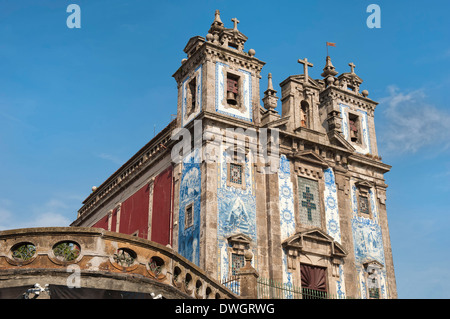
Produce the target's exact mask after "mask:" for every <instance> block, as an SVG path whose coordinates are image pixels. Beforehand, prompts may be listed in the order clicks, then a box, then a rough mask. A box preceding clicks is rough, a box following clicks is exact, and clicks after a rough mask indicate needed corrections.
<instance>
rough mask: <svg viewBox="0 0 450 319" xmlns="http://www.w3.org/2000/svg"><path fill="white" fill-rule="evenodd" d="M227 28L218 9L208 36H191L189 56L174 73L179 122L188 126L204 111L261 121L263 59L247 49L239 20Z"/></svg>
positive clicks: (247, 120) (186, 51) (188, 49)
mask: <svg viewBox="0 0 450 319" xmlns="http://www.w3.org/2000/svg"><path fill="white" fill-rule="evenodd" d="M231 21H232V22H233V28H226V27H225V26H224V23H223V22H222V21H221V18H220V12H219V10H216V12H215V17H214V21H213V23H212V24H211V27H210V29H209V31H208V33H207V35H206V37H205V38H204V37H201V36H195V37H193V38H191V39H190V40H189V41H188V43H187V45H186V47H185V48H184V52H185V53H186V54H187V58H186V59H183V60H182V61H181V63H182V65H181V66H180V68H179V69H178V70H177V71H176V72H175V74H174V75H173V76H174V78H175V80H176V81H177V83H178V112H177V113H178V117H177V118H178V123H179V126H181V127H184V126H186V125H187V124H188V123H189V122H190V121H191V120H192V119H194V118H195V117H197V116H198V115H199V114H200V113H201V112H202V111H204V112H211V113H215V114H218V115H221V116H226V117H228V118H232V119H235V120H242V121H245V122H249V123H259V122H260V112H259V107H260V106H259V104H260V103H259V100H260V97H259V79H260V72H261V69H262V67H263V66H264V64H265V63H264V62H262V61H260V60H258V59H257V58H255V50H253V49H250V50H248V51H247V52H245V51H244V46H245V42H246V41H247V39H248V38H247V37H246V36H245V35H244V34H243V33H242V32H241V31H239V30H238V23H239V20H238V19H236V18H233V19H231Z"/></svg>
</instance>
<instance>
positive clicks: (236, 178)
mask: <svg viewBox="0 0 450 319" xmlns="http://www.w3.org/2000/svg"><path fill="white" fill-rule="evenodd" d="M229 174H230V176H229V179H230V182H231V183H233V184H238V185H242V165H241V164H234V163H230V173H229Z"/></svg>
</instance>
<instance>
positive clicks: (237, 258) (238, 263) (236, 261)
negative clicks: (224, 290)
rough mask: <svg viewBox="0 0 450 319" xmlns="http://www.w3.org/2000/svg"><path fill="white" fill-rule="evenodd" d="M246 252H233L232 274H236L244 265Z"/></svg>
mask: <svg viewBox="0 0 450 319" xmlns="http://www.w3.org/2000/svg"><path fill="white" fill-rule="evenodd" d="M244 265H245V259H244V254H235V253H232V254H231V275H232V276H236V275H237V272H238V270H239V269H241V268H242V267H244Z"/></svg>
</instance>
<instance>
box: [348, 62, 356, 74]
mask: <svg viewBox="0 0 450 319" xmlns="http://www.w3.org/2000/svg"><path fill="white" fill-rule="evenodd" d="M348 65H349V66H350V68H351V70H352V71H351V72H352V73H355V67H356V65H355V64H353V62H350V63H349V64H348Z"/></svg>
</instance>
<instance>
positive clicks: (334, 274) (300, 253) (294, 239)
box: [282, 228, 347, 295]
mask: <svg viewBox="0 0 450 319" xmlns="http://www.w3.org/2000/svg"><path fill="white" fill-rule="evenodd" d="M282 247H283V249H284V250H285V252H286V256H287V271H288V272H291V273H292V277H293V283H294V285H296V286H298V287H300V286H301V275H300V265H301V264H308V265H312V266H319V267H324V268H326V270H327V292H328V293H330V294H333V295H336V281H339V280H340V277H339V266H340V265H341V264H343V263H344V258H345V257H346V256H347V252H346V251H345V249H344V248H343V247H342V246H341V245H340V244H339V243H338V242H336V241H334V240H333V238H332V237H331V236H329V235H328V234H326V233H325V232H324V231H323V230H321V229H319V228H304V229H301V230H300V231H298V232H297V233H295V234H294V235H292V236H290V237H289V238H287V239H286V240H284V241H283V242H282Z"/></svg>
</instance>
